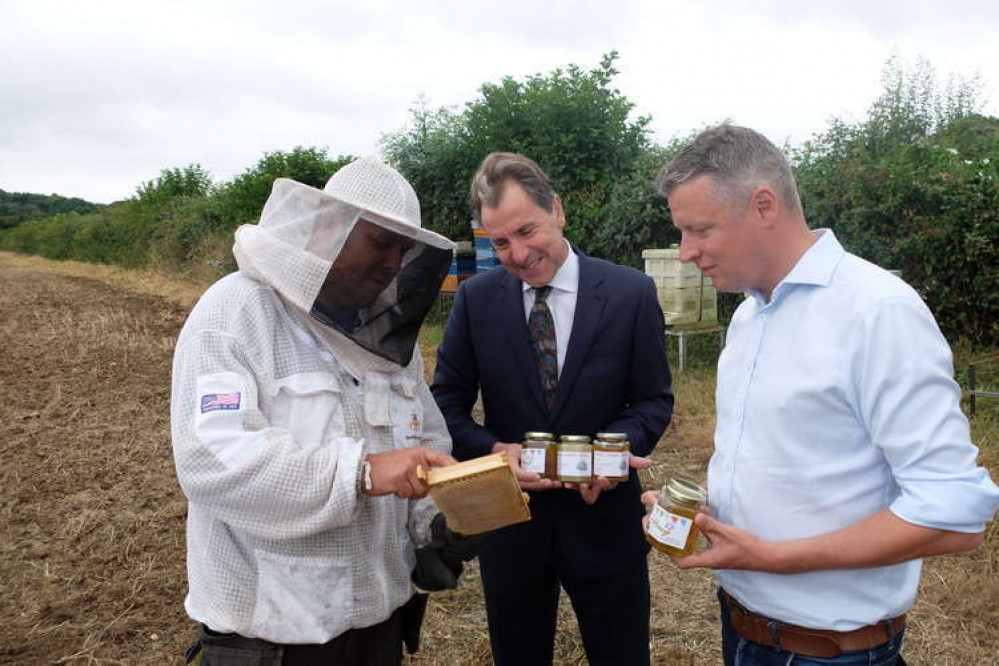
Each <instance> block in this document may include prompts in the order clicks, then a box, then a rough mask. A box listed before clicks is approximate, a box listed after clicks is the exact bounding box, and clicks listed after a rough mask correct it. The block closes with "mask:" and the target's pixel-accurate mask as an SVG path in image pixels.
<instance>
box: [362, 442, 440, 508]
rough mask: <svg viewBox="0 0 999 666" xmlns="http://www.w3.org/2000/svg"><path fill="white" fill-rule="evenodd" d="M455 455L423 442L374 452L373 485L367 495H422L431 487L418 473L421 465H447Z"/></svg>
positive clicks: (372, 466) (370, 456)
mask: <svg viewBox="0 0 999 666" xmlns="http://www.w3.org/2000/svg"><path fill="white" fill-rule="evenodd" d="M454 462H455V460H454V458H452V457H451V456H449V455H447V454H446V453H441V452H440V451H434V450H433V449H427V448H424V447H422V446H410V447H407V448H405V449H396V450H395V451H386V452H384V453H372V454H370V455H369V456H368V463H369V464H370V465H371V488H369V489H367V490H365V491H364V492H365V494H367V495H395V496H396V497H402V498H418V497H423V496H424V495H426V494H427V487H426V486H425V485H423V482H422V481H420V479H419V478H418V477H417V475H416V468H417V467H424V468H429V467H445V466H447V465H453V464H454Z"/></svg>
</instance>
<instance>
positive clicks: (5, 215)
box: [0, 190, 104, 229]
mask: <svg viewBox="0 0 999 666" xmlns="http://www.w3.org/2000/svg"><path fill="white" fill-rule="evenodd" d="M101 208H104V204H95V203H90V202H89V201H84V200H83V199H78V198H76V197H72V198H68V197H61V196H59V195H58V194H31V193H28V192H5V191H4V190H0V229H4V228H6V227H16V226H17V225H19V224H21V223H22V222H24V221H26V220H34V219H37V218H42V217H51V216H52V215H57V214H59V213H93V212H94V211H97V210H100V209H101Z"/></svg>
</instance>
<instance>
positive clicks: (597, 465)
mask: <svg viewBox="0 0 999 666" xmlns="http://www.w3.org/2000/svg"><path fill="white" fill-rule="evenodd" d="M593 476H604V477H608V478H609V477H621V476H628V454H627V453H625V452H623V451H594V452H593Z"/></svg>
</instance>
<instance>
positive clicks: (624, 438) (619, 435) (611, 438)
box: [597, 432, 628, 444]
mask: <svg viewBox="0 0 999 666" xmlns="http://www.w3.org/2000/svg"><path fill="white" fill-rule="evenodd" d="M597 439H598V440H599V441H601V442H608V443H610V442H613V443H620V444H627V443H628V433H625V432H598V433H597Z"/></svg>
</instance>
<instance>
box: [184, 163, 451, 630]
mask: <svg viewBox="0 0 999 666" xmlns="http://www.w3.org/2000/svg"><path fill="white" fill-rule="evenodd" d="M400 238H401V239H402V240H401V242H402V249H401V250H400V249H399V243H400ZM390 244H391V246H392V247H391V250H386V247H388V246H389V245H390ZM358 248H361V249H360V250H359V249H358ZM452 248H453V244H452V243H451V242H450V241H448V240H447V239H445V238H443V237H441V236H439V235H437V234H434V233H432V232H430V231H427V230H424V229H421V228H420V211H419V203H418V201H417V199H416V195H415V193H414V192H413V190H412V188H411V187H410V186H409V184H408V183H407V182H406V181H405V179H403V178H402V176H400V175H399V174H398V173H397V172H396V171H394V170H393V169H391V168H389V167H387V166H385V165H383V164H381V163H379V162H376V161H372V160H358V161H357V162H354V163H352V164H350V165H348V166H346V167H344V168H343V169H341V170H340V171H338V172H337V173H336V174H334V176H333V177H332V178H331V179H330V181H329V183H328V184H327V186H326V188H325V190H323V191H321V190H318V189H315V188H311V187H307V186H305V185H302V184H300V183H297V182H295V181H292V180H286V179H279V180H277V181H276V182H275V183H274V187H273V191H272V193H271V196H270V198H269V200H268V201H267V204H266V206H265V208H264V210H263V213H262V215H261V220H260V223H259V224H258V225H244V226H242V227H240V228H239V229H238V230H237V232H236V243H235V246H234V253H235V256H236V259H237V262H238V264H239V269H240V270H239V271H238V272H236V273H233V274H231V275H229V276H227V277H225V278H223V279H222V280H220V281H219V282H217V283H216V284H215V285H213V286H212V287H211V288H210V289H209V290H208V291H207V292H206V293H205V294H204V296H203V297H202V299H201V300H200V301H199V302H198V304H197V305H196V306H195V308H194V310H193V311H192V312H191V315H190V317H189V319H188V321H187V323H186V324H185V326H184V329H183V331H182V332H181V334H180V338H179V340H178V343H177V349H176V354H175V358H174V366H173V394H172V405H171V424H172V433H173V445H174V454H175V460H176V467H177V476H178V479H179V481H180V484H181V486H182V487H183V489H184V492H185V494H186V495H187V497H188V500H189V511H188V524H187V532H188V560H187V567H188V577H189V592H188V595H187V599H186V601H185V607H186V610H187V612H188V614H189V615H190V616H191V618H192V619H194V620H196V621H198V622H201V623H203V624H205V625H207V626H209V627H210V628H211V629H213V630H214V631H217V632H223V633H236V634H240V635H242V636H246V637H250V638H262V639H265V640H268V641H273V642H276V643H324V642H326V641H329V640H330V639H332V638H334V637H336V636H338V635H340V634H342V633H343V632H345V631H346V630H348V629H352V628H359V627H367V626H371V625H374V624H377V623H379V622H382V621H384V620H385V619H386V618H388V617H389V615H390V614H391V613H392V612H393V611H394V610H395V609H396V608H398V607H399V606H401V605H402V604H403V603H404V602H406V600H407V599H408V598H409V597H410V596H411V594H412V586H411V583H410V572H411V570H412V567H413V562H414V547H416V546H420V545H422V544H423V543H425V542H426V540H427V539H428V538H429V534H428V525H427V523H428V522H429V520H430V518H431V517H432V515H433V514H434V513H436V509H434V507H433V505H432V503H431V500H430V499H429V498H426V499H421V500H407V499H402V498H400V497H396V496H393V495H385V496H380V497H372V496H369V495H365V494H363V493H361V492H360V488H361V484H362V483H363V474H362V469H363V462H364V458H365V456H367V455H370V454H375V453H381V452H385V451H391V450H394V449H399V448H402V447H407V446H413V445H421V446H424V447H427V448H430V449H435V450H439V451H444V452H450V448H451V442H450V438H449V437H448V434H447V429H446V427H445V424H444V420H443V418H442V417H441V414H440V412H439V410H438V408H437V406H436V404H435V403H434V401H433V399H432V397H431V395H430V392H429V390H428V389H427V386H426V382H425V380H424V375H423V364H422V361H421V358H420V354H419V353H415V354H414V353H413V348H414V345H415V339H416V333H417V331H418V329H419V326H420V324H421V323H422V321H423V318H424V317H425V315H426V313H427V311H428V309H429V307H430V305H431V304H432V302H433V298H434V296H435V295H436V293H437V290H438V289H439V287H440V284H441V281H442V280H443V277H444V275H445V273H446V271H447V266H448V263H449V261H450V257H451V250H452ZM391 251H398V252H397V254H396V255H394V259H392V260H384V261H382V260H381V259H378V256H380V255H378V253H379V252H382V253H383V254H385V253H386V252H388V253H390V252H391ZM372 253H374V259H371V257H370V256H369V255H372ZM386 256H387V255H386ZM358 257H360V262H361V263H362V264H363V262H364V261H369V259H370V261H369V264H368V265H369V266H373V265H375V264H377V263H378V261H382V264H381V265H378V266H375V268H372V269H370V270H368V269H364V268H363V266H362V268H361V269H358V267H357V266H358V261H359V260H358ZM393 262H394V264H393ZM359 294H360V296H359Z"/></svg>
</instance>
